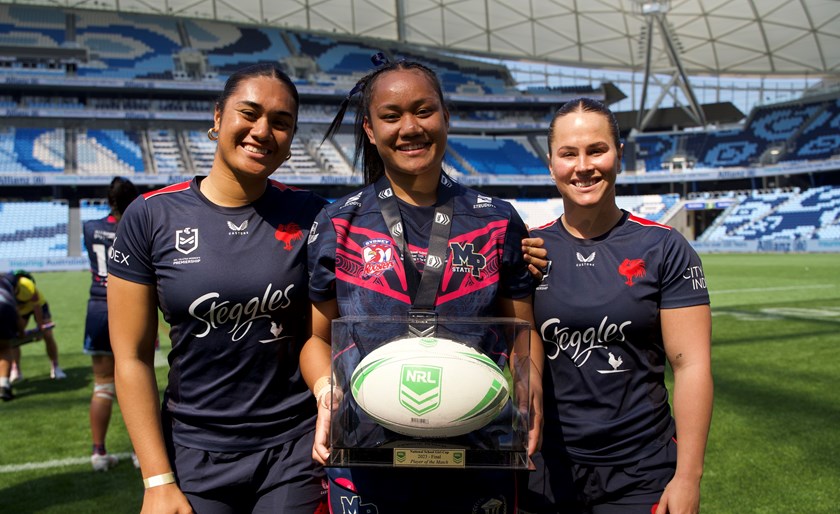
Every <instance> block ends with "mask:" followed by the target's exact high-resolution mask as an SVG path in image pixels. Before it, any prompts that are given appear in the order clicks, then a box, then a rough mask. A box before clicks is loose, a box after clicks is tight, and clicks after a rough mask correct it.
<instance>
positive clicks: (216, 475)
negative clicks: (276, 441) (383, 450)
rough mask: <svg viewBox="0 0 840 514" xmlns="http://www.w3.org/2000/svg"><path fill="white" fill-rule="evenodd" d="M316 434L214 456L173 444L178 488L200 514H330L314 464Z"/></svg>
mask: <svg viewBox="0 0 840 514" xmlns="http://www.w3.org/2000/svg"><path fill="white" fill-rule="evenodd" d="M313 438H314V432H307V433H305V434H304V435H302V436H300V437H298V438H297V439H293V440H291V441H288V442H286V443H283V444H281V445H279V446H277V447H275V448H269V449H265V450H257V451H252V452H214V451H206V450H198V449H194V448H187V447H185V446H180V445H178V444H173V443H170V445H171V446H172V447H171V448H170V454H169V457H170V461H172V469H173V471H174V472H175V475H176V477H177V480H178V486H179V487H180V488H181V491H183V493H184V495H186V497H187V499H188V500H189V501H190V504H191V505H192V507H193V510H194V511H195V512H196V513H197V514H238V513H243V512H251V513H255V514H256V513H266V514H268V513H277V512H282V513H284V514H326V513H327V483H326V480H325V477H324V469H323V468H322V467H321V465H320V464H318V463H317V462H315V461H314V460H312V442H313Z"/></svg>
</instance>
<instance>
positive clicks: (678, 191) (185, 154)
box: [0, 3, 840, 267]
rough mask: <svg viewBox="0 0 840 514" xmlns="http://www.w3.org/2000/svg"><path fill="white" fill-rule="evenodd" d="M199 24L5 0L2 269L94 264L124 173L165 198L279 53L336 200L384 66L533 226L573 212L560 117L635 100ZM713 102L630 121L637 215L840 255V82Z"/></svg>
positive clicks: (725, 237) (591, 88)
mask: <svg viewBox="0 0 840 514" xmlns="http://www.w3.org/2000/svg"><path fill="white" fill-rule="evenodd" d="M183 14H184V15H183V16H181V15H175V16H173V15H167V14H165V13H155V12H151V11H150V12H118V11H115V10H114V9H104V10H102V9H99V10H88V9H79V8H55V7H49V8H48V7H42V6H38V5H26V4H20V3H14V4H9V3H0V114H2V116H3V118H4V120H6V123H5V124H4V127H2V128H0V188H2V190H1V191H0V198H2V200H0V216H2V218H0V219H2V221H3V222H4V223H3V229H2V230H3V232H2V234H0V237H2V240H3V245H2V249H0V261H5V262H19V260H20V259H29V260H32V259H33V258H35V259H43V261H41V264H43V265H45V266H47V267H49V266H51V265H53V264H51V263H54V265H55V266H58V267H61V266H62V264H61V263H62V262H64V263H65V264H66V265H69V266H70V267H73V266H79V265H80V263H83V260H82V259H81V257H83V255H81V252H82V251H83V249H82V248H81V245H80V244H79V240H80V233H79V231H80V223H81V221H83V220H85V219H89V217H90V216H94V215H101V211H102V204H101V202H100V201H98V200H97V198H101V196H102V194H103V192H104V190H105V186H107V184H108V183H109V181H110V179H111V177H113V176H114V175H123V176H127V177H130V178H131V179H132V180H133V181H134V182H135V183H137V184H138V185H140V186H141V187H144V188H147V189H149V188H154V187H159V186H162V185H166V184H170V183H173V182H179V181H183V180H188V179H189V178H191V177H192V176H194V175H196V174H202V173H206V170H207V169H208V167H209V165H210V163H211V162H212V159H213V153H214V151H215V143H213V142H211V141H209V140H208V139H207V137H206V130H207V128H208V127H209V126H210V123H211V122H212V116H211V113H212V108H213V101H214V98H215V95H216V94H217V93H218V92H219V91H220V90H221V87H222V84H223V81H224V80H225V79H226V78H227V76H229V75H230V73H231V72H233V71H234V70H235V69H237V68H239V67H241V66H243V65H247V64H251V63H256V62H274V63H276V64H278V65H280V66H281V67H283V68H284V69H286V70H287V71H288V72H289V74H290V75H291V76H292V77H293V79H294V81H295V83H296V85H297V86H298V88H299V91H300V93H301V97H302V106H301V112H300V119H299V125H300V128H299V131H298V133H297V136H296V138H295V142H294V145H293V147H292V158H291V159H290V161H289V162H288V163H287V164H286V165H284V166H283V168H282V169H281V170H280V171H279V172H278V174H277V175H276V176H275V178H277V179H278V180H280V181H282V182H286V183H289V184H294V185H299V186H303V187H307V188H311V189H313V190H316V191H317V192H319V193H321V194H323V195H324V196H326V197H328V198H334V197H336V196H338V195H340V194H343V193H344V192H346V191H348V190H350V189H353V188H355V187H357V186H358V185H359V184H360V183H361V177H360V174H359V173H357V172H354V169H353V162H352V158H353V147H354V142H353V141H352V137H351V136H349V135H348V133H339V134H337V135H336V136H335V137H334V138H332V139H330V140H327V141H325V142H324V143H323V144H321V138H322V136H323V134H324V132H325V129H326V126H327V124H328V123H329V122H330V120H331V119H332V116H333V113H334V112H335V110H336V107H337V105H338V103H339V102H340V101H341V99H342V98H343V97H344V95H345V94H346V93H347V91H348V90H349V89H350V88H351V87H352V85H353V84H354V83H355V81H356V80H357V79H358V77H360V76H361V75H363V74H365V73H366V72H367V71H369V70H370V68H371V64H370V56H371V55H372V54H373V53H375V52H384V53H385V54H386V55H387V56H388V57H389V58H390V59H400V58H407V59H414V60H419V61H421V62H423V63H425V64H427V65H428V66H430V67H432V68H433V69H434V70H436V72H437V73H438V74H439V76H440V77H441V81H442V86H443V89H444V92H445V95H446V97H447V99H448V101H449V108H450V111H451V127H450V130H451V134H450V138H449V146H448V148H447V152H446V157H445V161H444V162H445V165H446V166H447V170H448V171H449V172H450V173H451V174H452V175H453V176H454V177H455V178H456V179H457V180H459V181H461V182H463V183H465V184H468V185H472V186H474V187H478V188H481V189H483V190H486V191H487V192H489V193H491V194H495V195H497V196H501V197H503V198H507V199H510V200H511V201H513V203H514V205H515V206H516V207H517V209H519V211H520V213H521V214H522V216H523V218H524V219H525V220H526V221H527V222H528V223H530V224H531V225H539V224H542V223H545V222H547V221H549V220H551V219H554V218H556V217H557V216H559V215H560V214H561V212H562V203H561V202H560V201H559V199H557V198H556V190H555V189H554V187H553V185H552V184H551V182H550V180H549V176H548V173H547V169H546V167H547V160H546V157H545V153H546V145H545V135H546V132H547V128H548V122H549V120H550V119H551V114H552V113H553V111H554V110H555V109H556V108H557V107H558V106H559V105H561V104H562V103H563V102H565V101H567V100H569V99H571V98H574V97H577V96H593V97H596V98H599V99H601V100H603V101H605V102H607V103H614V102H617V101H619V100H621V99H622V98H624V97H625V96H626V95H625V93H624V92H622V91H620V90H619V88H618V87H617V86H616V85H615V84H611V83H608V82H603V81H601V82H600V83H596V82H595V81H592V80H578V81H575V82H574V83H566V84H561V85H551V86H549V85H543V86H540V85H534V84H528V83H519V82H517V78H516V76H514V74H513V73H512V72H511V68H510V67H509V66H508V65H506V64H504V63H503V62H501V61H500V60H498V59H495V60H494V59H490V58H487V56H483V57H482V56H476V55H474V53H472V52H467V51H464V52H457V51H453V50H451V49H446V48H430V47H425V46H420V45H417V44H409V42H406V41H398V40H393V39H373V38H371V37H369V36H366V35H360V34H348V33H343V32H342V31H329V32H328V31H318V30H303V29H301V28H297V27H295V26H287V25H286V24H285V23H284V24H283V25H282V26H281V25H280V24H278V23H266V22H265V21H266V20H237V19H229V20H223V19H219V18H216V19H211V17H209V16H198V15H194V16H191V15H190V14H189V13H183ZM829 75H830V74H829ZM835 75H836V73H835ZM827 83H828V84H830V81H828V82H827ZM706 110H707V118H708V119H707V121H708V123H707V124H705V125H699V126H697V125H695V126H690V124H686V123H685V120H684V119H683V118H679V117H673V116H671V117H669V116H668V115H666V116H663V117H662V119H663V120H665V121H662V122H661V123H659V124H658V125H656V124H654V125H653V126H651V127H649V128H647V129H646V130H644V131H638V130H636V129H634V127H633V126H632V125H630V124H623V125H622V127H621V131H622V134H621V135H622V138H623V140H624V144H625V159H624V163H623V164H624V166H623V169H624V172H623V173H622V174H621V175H620V176H619V183H618V192H619V195H620V197H619V204H620V205H621V206H622V207H624V208H626V209H628V210H630V211H632V212H634V213H635V214H637V215H640V216H644V217H647V218H649V219H652V220H655V221H659V222H663V223H668V224H671V225H673V226H674V227H676V228H678V229H679V230H681V231H682V232H683V233H684V234H686V236H687V237H688V238H689V239H692V240H694V239H696V240H697V244H698V245H702V246H698V247H702V248H705V249H715V248H718V247H720V248H725V249H732V248H734V246H733V245H735V244H736V243H737V244H746V246H745V247H747V248H759V243H760V242H776V243H778V242H779V241H799V242H800V243H799V244H798V245H797V246H796V248H797V249H805V250H815V251H816V250H818V251H826V250H831V251H836V250H837V248H838V246H840V245H838V244H837V243H835V241H838V240H840V192H838V191H840V189H839V188H838V185H840V88H837V87H834V88H832V87H825V88H821V89H818V90H815V91H809V92H807V94H802V95H800V96H799V97H797V98H795V99H789V100H787V101H782V102H774V103H762V104H758V105H756V106H754V107H752V108H751V109H750V110H749V111H748V112H746V113H745V114H742V115H741V116H740V117H739V118H738V119H735V120H733V119H732V118H731V112H732V109H729V110H728V111H727V115H725V116H724V115H723V114H721V115H719V116H717V117H716V115H715V112H716V111H715V109H714V108H712V107H711V106H707V109H706ZM735 111H737V109H735ZM619 114H622V113H619ZM623 114H627V116H619V119H620V120H625V119H631V118H634V117H635V113H623ZM348 118H350V116H348ZM674 120H681V121H679V122H674ZM625 125H626V126H625ZM733 191H737V193H731V194H730V193H727V192H733ZM723 200H725V201H723ZM96 206H98V207H96ZM716 245H717V246H716ZM768 248H774V249H778V248H782V247H780V246H778V245H775V246H769V247H768ZM67 263H69V264H67ZM37 266H38V264H37V263H35V265H34V266H33V265H32V264H29V265H28V267H37Z"/></svg>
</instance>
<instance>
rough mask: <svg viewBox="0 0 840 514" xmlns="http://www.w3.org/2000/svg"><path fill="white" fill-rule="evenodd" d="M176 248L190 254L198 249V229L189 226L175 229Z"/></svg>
mask: <svg viewBox="0 0 840 514" xmlns="http://www.w3.org/2000/svg"><path fill="white" fill-rule="evenodd" d="M175 249H176V250H178V251H179V252H181V253H183V254H184V255H189V254H191V253H193V252H194V251H196V250H197V249H198V229H197V228H191V227H187V228H185V229H182V230H176V231H175Z"/></svg>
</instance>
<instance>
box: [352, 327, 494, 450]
mask: <svg viewBox="0 0 840 514" xmlns="http://www.w3.org/2000/svg"><path fill="white" fill-rule="evenodd" d="M350 390H351V392H352V394H353V398H354V399H355V400H356V403H358V404H359V407H360V408H361V409H362V410H363V411H365V412H366V413H367V414H368V415H369V416H370V417H371V418H373V419H374V420H375V421H376V422H377V423H379V424H381V425H383V426H384V427H386V428H388V429H390V430H393V431H394V432H397V433H399V434H403V435H407V436H412V437H435V438H437V437H455V436H459V435H463V434H467V433H469V432H472V431H473V430H476V429H479V428H481V427H483V426H484V425H486V424H487V423H489V422H490V421H491V420H492V419H493V418H495V417H496V416H497V415H498V414H499V412H501V410H502V408H504V406H505V404H506V403H507V400H508V382H507V379H506V378H505V376H504V374H503V373H502V371H501V370H500V369H499V366H497V365H496V363H495V362H493V361H492V360H491V359H490V358H489V357H487V356H486V355H484V354H483V353H481V352H479V351H477V350H475V349H473V348H471V347H469V346H467V345H464V344H461V343H457V342H455V341H452V340H449V339H441V338H436V337H413V338H406V339H398V340H396V341H392V342H390V343H386V344H384V345H382V346H380V347H379V348H377V349H376V350H374V351H372V352H370V353H369V354H368V355H367V356H366V357H365V358H364V359H362V361H361V362H360V363H359V365H358V366H357V367H356V369H355V371H353V375H352V376H351V377H350Z"/></svg>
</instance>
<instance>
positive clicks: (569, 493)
mask: <svg viewBox="0 0 840 514" xmlns="http://www.w3.org/2000/svg"><path fill="white" fill-rule="evenodd" d="M532 460H533V461H534V464H535V465H536V467H537V469H536V471H532V472H531V476H530V479H529V481H528V491H527V492H526V493H525V494H523V504H524V506H523V509H522V511H521V512H522V513H523V514H548V513H558V512H562V513H563V514H651V512H654V511H655V510H656V506H657V504H658V503H659V499H660V498H661V497H662V492H663V491H664V490H665V486H667V485H668V482H670V481H671V479H672V478H673V477H674V473H675V472H676V469H677V443H676V441H675V440H674V439H670V440H669V441H668V444H666V445H665V446H663V447H662V448H660V449H659V450H657V451H656V452H654V453H653V454H652V455H648V456H647V457H645V458H643V459H641V460H639V461H638V462H636V463H629V464H625V465H621V466H592V465H586V464H575V463H573V462H571V461H569V460H568V458H566V457H565V455H563V456H560V457H559V458H558V457H551V456H548V455H543V454H540V453H537V454H536V455H534V456H533V457H532Z"/></svg>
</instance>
